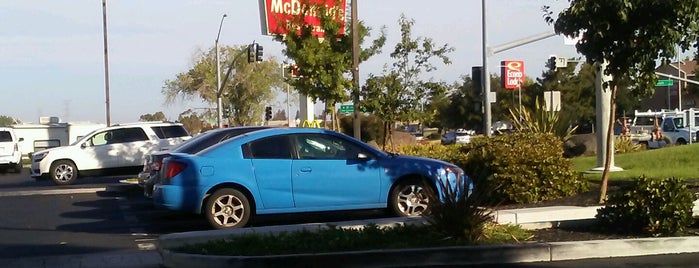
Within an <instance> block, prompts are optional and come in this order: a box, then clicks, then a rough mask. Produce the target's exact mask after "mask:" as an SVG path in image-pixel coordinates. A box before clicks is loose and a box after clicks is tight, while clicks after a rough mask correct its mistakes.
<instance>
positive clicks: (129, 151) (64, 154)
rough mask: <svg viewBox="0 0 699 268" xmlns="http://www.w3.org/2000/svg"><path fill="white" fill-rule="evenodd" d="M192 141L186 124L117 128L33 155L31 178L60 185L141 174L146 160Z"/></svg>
mask: <svg viewBox="0 0 699 268" xmlns="http://www.w3.org/2000/svg"><path fill="white" fill-rule="evenodd" d="M189 138H191V136H190V135H189V133H187V130H186V129H184V127H183V126H182V124H176V123H165V122H157V123H156V122H148V123H135V124H125V125H114V126H111V127H106V128H101V129H98V130H95V131H93V132H90V133H89V134H87V135H85V136H84V137H83V138H81V139H79V140H78V141H76V142H75V143H73V144H71V145H68V146H62V147H56V148H51V149H47V150H43V151H38V152H36V153H34V154H33V155H32V170H31V176H32V177H34V178H37V179H39V178H46V177H48V178H51V179H52V180H53V182H54V183H56V184H58V185H67V184H72V183H74V182H75V180H76V179H77V178H78V177H83V176H97V175H122V174H137V173H138V172H139V171H140V170H142V169H143V157H144V156H145V155H147V154H149V153H151V152H155V151H160V150H163V149H167V148H171V147H173V146H175V145H177V144H180V143H182V142H183V141H185V140H187V139H189Z"/></svg>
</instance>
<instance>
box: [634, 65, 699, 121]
mask: <svg viewBox="0 0 699 268" xmlns="http://www.w3.org/2000/svg"><path fill="white" fill-rule="evenodd" d="M677 65H678V64H677V62H672V63H669V64H663V65H660V66H659V67H658V68H656V69H655V71H656V72H658V73H663V74H669V75H673V76H675V77H677V76H679V77H681V78H686V79H691V80H694V77H695V71H696V69H697V62H696V61H693V60H684V61H680V64H679V68H678V67H677ZM659 79H661V80H668V79H670V78H667V77H662V76H659ZM672 80H673V81H672V85H671V86H661V87H656V88H655V92H654V93H653V95H652V96H651V97H650V98H649V99H647V100H644V101H643V102H642V103H641V107H643V110H646V109H650V110H653V111H660V110H661V109H680V110H681V109H688V108H696V107H698V105H697V104H698V103H699V95H697V94H691V92H690V91H689V90H687V88H688V86H689V85H690V84H689V83H687V82H681V83H680V81H678V80H677V79H672ZM693 86H694V87H696V85H693ZM680 96H681V98H680ZM680 101H681V102H682V105H681V107H679V106H680V105H679V104H680Z"/></svg>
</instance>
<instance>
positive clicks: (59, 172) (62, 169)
mask: <svg viewBox="0 0 699 268" xmlns="http://www.w3.org/2000/svg"><path fill="white" fill-rule="evenodd" d="M50 175H51V180H53V182H54V183H55V184H56V185H70V184H73V183H74V182H75V180H76V179H77V178H78V169H77V168H76V167H75V164H73V162H71V161H68V160H59V161H56V162H54V163H53V164H51V171H50Z"/></svg>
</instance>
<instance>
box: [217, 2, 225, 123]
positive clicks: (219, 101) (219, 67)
mask: <svg viewBox="0 0 699 268" xmlns="http://www.w3.org/2000/svg"><path fill="white" fill-rule="evenodd" d="M226 16H227V15H226V14H223V16H222V17H221V23H220V24H219V25H218V34H216V44H215V47H216V49H215V50H216V51H215V52H216V113H217V114H218V116H217V118H218V120H217V122H218V127H219V128H222V127H223V111H221V106H223V105H222V101H221V93H222V89H221V56H220V55H219V53H218V38H219V36H221V28H222V27H223V19H225V18H226Z"/></svg>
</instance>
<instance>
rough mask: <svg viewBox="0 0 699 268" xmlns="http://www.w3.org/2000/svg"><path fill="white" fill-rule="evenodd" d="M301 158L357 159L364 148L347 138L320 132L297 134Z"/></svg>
mask: <svg viewBox="0 0 699 268" xmlns="http://www.w3.org/2000/svg"><path fill="white" fill-rule="evenodd" d="M294 141H295V145H296V152H297V154H298V158H299V159H336V160H337V159H345V160H348V159H357V157H358V154H359V153H360V152H363V153H365V154H366V152H364V150H363V149H362V148H361V147H359V146H357V145H356V144H354V143H352V142H350V141H347V140H345V139H342V138H339V137H335V136H330V135H318V134H306V135H295V139H294Z"/></svg>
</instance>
